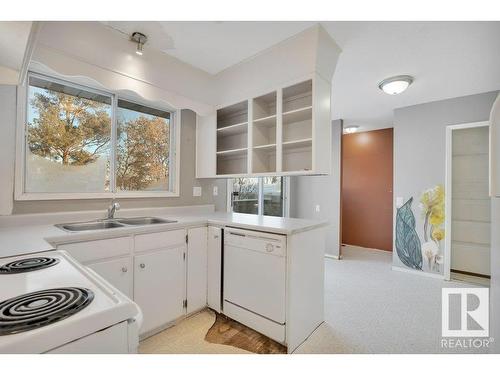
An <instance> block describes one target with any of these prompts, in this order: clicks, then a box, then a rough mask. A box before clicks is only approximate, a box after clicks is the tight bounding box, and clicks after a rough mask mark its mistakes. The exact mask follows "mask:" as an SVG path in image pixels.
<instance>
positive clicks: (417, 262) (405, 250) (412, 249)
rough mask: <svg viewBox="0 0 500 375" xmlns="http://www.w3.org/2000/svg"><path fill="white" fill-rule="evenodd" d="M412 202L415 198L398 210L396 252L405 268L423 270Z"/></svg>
mask: <svg viewBox="0 0 500 375" xmlns="http://www.w3.org/2000/svg"><path fill="white" fill-rule="evenodd" d="M412 202H413V197H411V198H410V199H408V201H407V202H406V203H405V204H403V205H402V206H401V207H400V208H398V210H397V213H396V252H397V254H398V257H399V259H400V260H401V262H403V264H404V265H405V266H407V267H410V268H413V269H415V270H422V248H421V244H420V239H419V238H418V234H417V231H416V230H415V216H414V215H413V211H412V209H411V203H412Z"/></svg>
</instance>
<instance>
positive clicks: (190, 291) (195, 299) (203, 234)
mask: <svg viewBox="0 0 500 375" xmlns="http://www.w3.org/2000/svg"><path fill="white" fill-rule="evenodd" d="M186 268H187V277H186V304H187V306H186V313H187V314H191V313H193V312H195V311H198V310H201V309H203V308H204V307H205V306H206V305H207V227H206V226H205V227H199V228H191V229H188V246H187V267H186Z"/></svg>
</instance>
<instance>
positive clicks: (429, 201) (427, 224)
mask: <svg viewBox="0 0 500 375" xmlns="http://www.w3.org/2000/svg"><path fill="white" fill-rule="evenodd" d="M420 208H421V210H422V215H423V217H424V245H423V246H422V249H423V250H422V253H423V254H422V255H424V257H425V258H427V262H428V266H429V269H430V270H435V271H438V272H439V265H440V264H441V263H442V258H443V257H442V255H441V254H440V242H441V241H442V240H443V239H444V236H445V233H444V229H443V227H442V225H443V223H444V218H445V207H444V188H443V186H442V185H437V186H435V187H433V188H431V189H428V190H425V191H424V192H423V193H422V195H421V197H420Z"/></svg>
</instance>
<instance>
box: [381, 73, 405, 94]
mask: <svg viewBox="0 0 500 375" xmlns="http://www.w3.org/2000/svg"><path fill="white" fill-rule="evenodd" d="M412 82H413V77H412V76H396V77H390V78H386V79H384V80H383V81H382V82H380V83H379V84H378V88H379V89H380V90H382V91H383V92H385V93H386V94H389V95H397V94H401V93H402V92H403V91H405V90H406V89H407V88H408V86H410V85H411V84H412Z"/></svg>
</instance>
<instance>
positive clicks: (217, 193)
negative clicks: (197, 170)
mask: <svg viewBox="0 0 500 375" xmlns="http://www.w3.org/2000/svg"><path fill="white" fill-rule="evenodd" d="M214 195H219V188H218V186H214Z"/></svg>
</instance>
